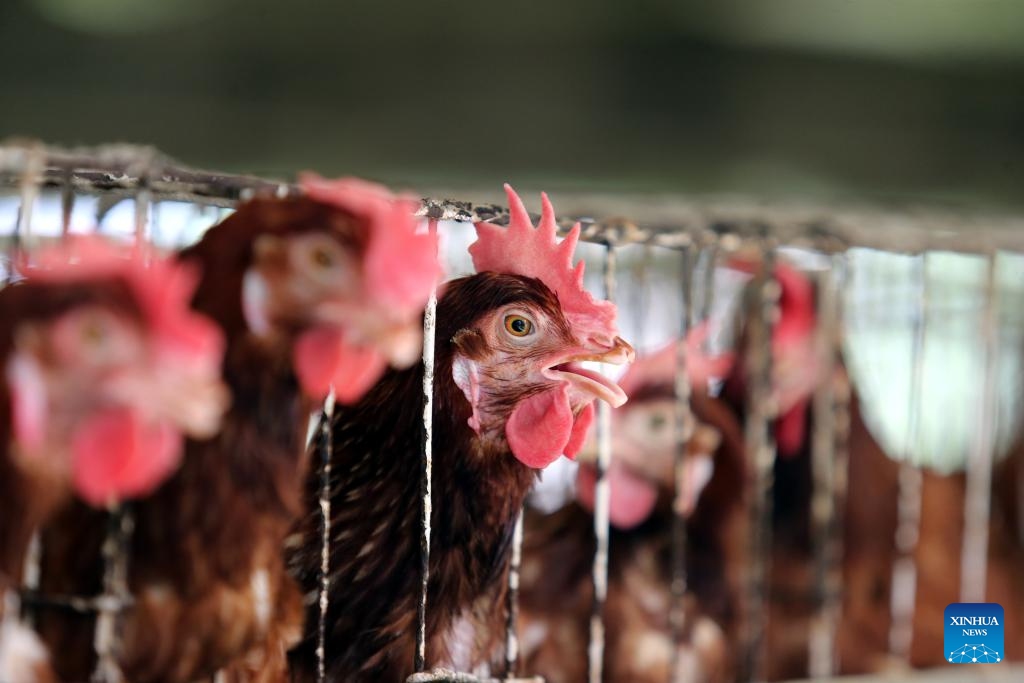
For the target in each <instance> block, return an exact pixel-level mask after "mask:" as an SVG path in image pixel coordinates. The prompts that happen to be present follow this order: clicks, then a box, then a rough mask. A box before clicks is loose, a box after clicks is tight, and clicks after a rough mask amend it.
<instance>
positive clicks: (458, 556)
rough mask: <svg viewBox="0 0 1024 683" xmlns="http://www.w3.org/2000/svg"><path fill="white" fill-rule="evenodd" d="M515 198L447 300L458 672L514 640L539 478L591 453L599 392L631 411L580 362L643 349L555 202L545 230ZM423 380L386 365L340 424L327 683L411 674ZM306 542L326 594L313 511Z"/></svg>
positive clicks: (448, 589) (443, 522) (439, 467)
mask: <svg viewBox="0 0 1024 683" xmlns="http://www.w3.org/2000/svg"><path fill="white" fill-rule="evenodd" d="M506 192H507V194H508V199H509V206H510V211H511V222H510V225H509V227H508V229H507V230H506V229H502V228H500V227H498V226H494V225H489V224H484V223H481V224H478V225H477V226H476V227H477V235H478V239H477V241H476V242H475V243H474V244H473V245H472V246H471V247H470V252H471V254H472V256H473V261H474V264H475V266H476V269H477V271H478V272H477V274H476V275H472V276H469V277H465V278H462V279H458V280H455V281H452V282H449V283H447V285H446V286H445V287H444V290H443V292H442V293H441V295H440V298H439V301H438V305H437V331H436V337H437V342H436V364H435V368H436V369H435V375H434V377H435V379H434V395H435V403H434V411H433V452H434V464H433V471H434V479H435V481H434V485H433V486H434V489H433V501H434V504H433V514H432V516H431V524H432V534H431V554H430V567H429V568H430V581H429V590H428V598H427V610H428V611H427V614H428V618H427V636H428V641H429V642H428V648H427V661H428V663H430V664H433V665H446V666H447V667H450V668H457V669H460V670H470V669H474V668H477V667H480V669H481V670H485V669H486V665H487V663H488V662H490V661H493V659H494V656H495V654H496V652H495V649H494V648H493V647H492V646H493V643H492V642H488V641H487V636H488V634H497V633H500V632H501V628H500V624H501V622H502V621H503V615H502V614H501V613H502V611H503V610H500V609H495V604H496V603H495V600H498V599H500V595H501V594H502V592H503V590H504V581H503V577H504V576H506V574H507V566H508V560H509V557H510V541H511V538H512V530H513V527H514V524H515V520H516V516H517V515H518V513H519V510H520V508H521V506H522V503H523V500H524V498H525V496H526V493H527V491H528V490H529V488H530V487H531V485H532V484H533V482H534V481H535V480H536V479H537V475H538V471H539V469H541V468H543V467H545V466H546V465H548V464H549V463H551V462H552V461H554V460H555V459H556V458H558V457H560V456H561V455H563V454H564V455H567V456H569V457H572V456H573V455H575V453H576V452H577V451H578V450H579V448H580V447H581V446H582V443H583V440H584V437H585V435H586V430H587V427H588V425H589V424H590V423H591V421H592V418H593V413H594V408H593V405H592V403H593V401H594V399H595V398H600V399H602V400H605V401H607V402H609V403H610V404H612V405H613V406H617V405H620V404H621V403H622V402H623V401H625V395H624V394H623V393H622V391H621V389H619V388H618V386H617V385H615V384H614V383H613V382H611V381H610V380H608V379H605V378H604V377H602V376H601V375H599V374H597V373H593V372H590V371H588V370H585V369H583V368H582V367H580V366H579V365H578V363H579V362H580V361H584V360H592V361H602V362H608V363H623V362H627V361H629V360H631V358H632V356H633V350H632V348H631V347H630V346H629V345H628V344H627V343H626V342H624V341H623V340H622V339H621V338H619V337H618V336H617V334H616V329H615V308H614V306H613V305H612V304H610V303H608V302H599V301H595V300H594V299H593V298H592V297H591V296H590V295H589V294H588V293H587V292H586V291H585V290H584V289H583V288H582V284H581V283H582V275H583V264H582V263H580V264H578V265H577V266H576V267H575V268H574V267H573V266H572V263H571V260H572V253H573V250H574V247H575V244H576V241H577V238H578V235H579V226H576V227H575V228H574V229H573V230H572V232H570V234H569V236H568V237H567V238H566V239H565V240H564V241H562V242H561V244H556V241H555V227H556V226H555V217H554V211H553V209H552V207H551V204H550V203H549V202H548V200H547V197H546V196H545V197H544V198H543V215H542V218H541V222H540V224H539V226H538V227H537V228H536V229H535V228H534V227H533V225H532V223H531V221H530V218H529V216H528V214H527V212H526V209H525V207H524V206H523V204H522V202H521V201H520V199H519V198H518V196H516V195H515V193H514V192H513V191H512V189H511V188H509V187H507V186H506ZM422 382H423V370H422V368H419V367H417V368H414V369H410V370H407V371H403V372H388V373H387V374H386V375H385V376H384V378H383V379H382V380H381V382H380V383H379V384H378V385H377V386H375V387H374V388H373V389H372V390H371V391H370V392H369V393H368V394H367V395H366V397H365V398H364V399H363V400H362V401H361V402H359V403H358V404H356V405H354V406H352V407H345V408H342V409H341V410H340V411H339V413H338V414H337V415H336V416H335V420H334V423H333V425H332V436H331V438H332V441H333V446H334V462H335V465H334V468H333V473H334V478H333V481H332V482H331V490H332V496H331V501H332V508H331V509H332V513H333V518H332V522H333V524H332V529H333V530H334V531H333V535H332V538H331V567H332V571H331V575H330V594H329V596H330V600H329V608H328V613H327V624H328V630H327V647H326V659H327V677H328V679H329V680H337V681H352V682H355V681H374V682H381V683H388V682H397V681H404V680H405V678H406V676H408V675H409V674H411V673H412V671H413V655H414V646H415V631H416V624H415V620H416V613H417V604H418V602H419V586H420V574H419V571H418V570H417V567H418V566H419V561H420V542H419V541H420V533H419V515H420V496H419V487H420V467H421V462H420V451H421V443H422V438H423V427H422V423H421V416H422V413H423V398H422V391H421V387H422ZM311 484H312V485H311V487H310V488H311V493H315V489H316V488H317V487H318V482H316V481H311ZM311 497H312V496H311ZM315 505H316V503H315V501H314V500H311V501H310V502H309V507H310V508H311V509H313V508H315ZM299 533H300V534H301V538H302V539H303V542H302V544H301V547H300V548H299V549H298V550H297V551H295V552H294V553H293V554H292V557H291V564H292V566H293V568H294V570H295V573H296V575H297V576H298V577H299V578H300V580H301V581H302V584H303V586H304V587H305V589H306V590H307V591H309V594H310V595H311V596H314V597H315V589H316V586H317V584H318V578H319V577H318V571H319V567H320V548H319V520H318V519H316V518H315V517H314V516H309V518H308V519H307V521H306V524H304V525H303V526H302V528H301V529H300V530H299ZM307 603H309V604H310V613H309V617H308V618H307V635H306V638H305V639H304V641H303V642H302V643H301V644H300V646H299V647H297V648H296V649H295V651H294V652H293V655H292V664H293V675H294V677H295V678H296V679H298V680H302V681H308V680H313V679H314V676H315V673H316V656H315V652H316V636H315V633H314V631H315V629H311V628H310V626H311V625H312V624H316V622H317V618H316V616H315V614H316V609H315V604H313V603H315V600H308V601H307ZM497 604H500V602H499V603H497ZM467 634H468V635H469V637H468V638H467V637H466V636H467ZM473 634H479V636H480V638H479V640H477V639H475V638H473Z"/></svg>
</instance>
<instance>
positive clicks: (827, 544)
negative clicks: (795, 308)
mask: <svg viewBox="0 0 1024 683" xmlns="http://www.w3.org/2000/svg"><path fill="white" fill-rule="evenodd" d="M833 263H835V261H834V262H833ZM837 279H838V276H837V275H836V274H835V272H834V271H832V270H828V271H825V272H823V273H822V274H821V275H820V276H819V277H818V296H817V309H818V314H817V330H816V340H815V343H816V346H817V353H818V356H819V359H820V361H819V362H820V363H821V368H822V377H821V381H820V382H819V384H818V386H817V387H816V389H815V391H814V398H813V404H812V410H813V419H814V433H813V435H812V443H811V449H812V453H811V460H812V462H811V464H812V472H813V485H814V488H813V494H812V500H811V528H812V538H813V543H814V556H815V586H816V593H817V599H818V612H817V614H816V615H815V617H814V619H813V621H812V623H811V632H810V638H809V641H808V646H809V649H808V663H809V667H808V668H809V673H810V675H811V677H812V678H826V677H830V676H833V675H835V673H836V669H837V666H838V660H837V659H836V648H835V639H836V632H837V628H838V624H839V616H840V610H841V608H842V599H841V597H842V596H841V592H840V590H841V586H840V583H841V562H842V534H841V529H842V527H841V525H840V523H839V518H840V514H841V513H840V511H841V510H842V505H843V503H844V502H845V498H846V487H845V482H846V470H845V467H846V458H845V453H846V448H845V437H846V436H848V434H849V412H848V410H849V388H848V386H847V387H839V386H837V384H838V382H839V381H840V380H839V376H838V374H837V372H836V371H837V369H838V367H839V349H840V343H841V342H840V329H839V321H840V312H839V307H840V301H839V300H840V297H839V295H838V287H837ZM844 388H845V391H844V390H843V389H844ZM844 398H845V400H844Z"/></svg>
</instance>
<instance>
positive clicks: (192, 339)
mask: <svg viewBox="0 0 1024 683" xmlns="http://www.w3.org/2000/svg"><path fill="white" fill-rule="evenodd" d="M21 270H22V273H23V275H24V276H25V278H24V280H22V281H20V282H19V283H17V284H15V285H12V286H11V287H9V288H7V289H6V290H4V291H3V292H2V295H0V308H2V309H3V311H4V312H3V316H4V317H5V319H6V321H5V323H4V326H3V327H4V328H5V333H4V335H3V336H4V339H3V344H4V346H5V347H6V353H5V354H4V356H5V366H4V371H5V373H6V380H7V389H8V395H9V401H10V411H11V412H10V417H11V422H10V425H11V430H10V440H11V441H10V444H9V452H10V453H11V455H12V457H13V459H14V462H15V463H16V464H17V465H18V466H19V467H20V468H21V469H22V470H23V471H26V472H29V473H34V474H38V475H41V476H44V477H46V478H47V480H49V481H52V482H57V483H58V485H64V484H66V483H70V484H71V486H72V487H73V489H74V490H75V492H76V493H77V494H78V495H79V496H80V497H81V498H83V499H84V500H85V501H86V502H88V503H90V504H93V505H97V506H99V505H105V504H108V503H110V502H113V501H117V500H121V499H124V498H131V497H136V496H141V495H145V494H147V493H149V492H150V491H152V490H153V489H154V488H156V487H157V486H158V485H159V484H160V483H161V482H162V481H163V480H164V479H165V478H166V477H167V476H169V475H170V474H171V473H172V472H173V470H174V469H175V467H176V466H177V464H178V462H179V460H180V458H181V455H182V447H183V440H184V437H185V436H190V437H196V438H205V437H209V436H211V435H212V434H214V433H215V432H216V431H217V429H218V428H219V426H220V420H221V417H222V415H223V413H224V411H225V409H226V408H227V403H228V392H227V389H226V388H225V387H224V385H223V384H222V383H221V380H220V375H221V360H222V356H223V349H224V343H223V338H222V336H221V333H220V331H219V330H218V329H217V327H216V326H215V325H214V324H213V323H212V322H211V321H209V320H208V319H206V318H205V317H202V316H200V315H197V314H195V313H193V312H192V311H191V310H190V309H189V305H188V304H189V299H190V297H191V296H192V292H193V290H194V288H195V285H196V282H197V277H196V273H195V272H193V271H192V270H191V269H189V268H186V267H182V266H181V265H180V264H175V263H172V262H169V261H166V260H162V259H160V258H158V257H156V256H155V255H154V254H143V253H142V251H140V250H136V251H131V252H129V251H128V250H125V249H120V248H117V247H114V246H113V245H111V244H109V243H106V242H103V241H102V240H101V239H100V238H95V237H94V238H76V239H72V240H69V241H67V242H66V243H65V244H63V245H61V246H59V247H55V248H52V249H50V250H46V251H44V252H41V253H39V254H38V255H37V256H36V257H35V258H34V259H33V261H32V262H31V263H26V264H25V265H24V266H23V267H22V269H21Z"/></svg>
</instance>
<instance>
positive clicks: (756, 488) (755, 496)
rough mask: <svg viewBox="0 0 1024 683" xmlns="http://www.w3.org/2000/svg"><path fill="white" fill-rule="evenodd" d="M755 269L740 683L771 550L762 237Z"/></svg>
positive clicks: (756, 630) (773, 293)
mask: <svg viewBox="0 0 1024 683" xmlns="http://www.w3.org/2000/svg"><path fill="white" fill-rule="evenodd" d="M761 247H762V249H761V253H762V259H761V263H760V269H759V272H758V273H757V275H756V276H755V278H754V281H753V284H752V290H753V291H752V295H751V297H750V302H749V303H748V306H749V308H748V310H749V315H748V317H747V320H748V324H747V327H746V330H745V334H746V339H747V354H746V358H744V359H743V362H744V363H746V368H747V376H748V377H749V378H750V390H749V392H748V395H747V418H746V424H745V425H744V445H745V447H746V452H747V458H748V460H749V461H750V462H751V464H752V466H753V474H754V476H753V486H752V490H751V505H750V543H749V548H750V553H751V556H750V563H749V567H748V568H747V586H746V592H745V596H744V619H743V626H744V634H743V638H742V651H741V653H740V661H739V675H738V677H737V680H738V681H740V683H747V682H748V681H754V680H759V678H758V677H759V675H760V668H761V663H762V661H763V645H764V643H763V641H764V632H765V622H766V619H767V608H766V605H767V604H768V600H769V595H768V590H769V582H768V578H769V576H770V574H771V550H772V510H773V507H774V506H773V504H772V491H773V486H774V476H773V470H774V465H775V439H774V436H773V433H772V429H771V425H772V421H773V420H774V419H775V416H776V412H777V410H776V407H775V405H774V400H773V397H772V394H773V392H772V368H773V365H774V363H773V358H772V355H773V354H772V331H773V328H774V324H775V321H776V319H777V317H778V301H779V295H780V286H779V283H778V280H776V279H775V245H774V242H773V241H772V240H771V238H769V237H767V236H765V237H764V238H763V241H762V243H761Z"/></svg>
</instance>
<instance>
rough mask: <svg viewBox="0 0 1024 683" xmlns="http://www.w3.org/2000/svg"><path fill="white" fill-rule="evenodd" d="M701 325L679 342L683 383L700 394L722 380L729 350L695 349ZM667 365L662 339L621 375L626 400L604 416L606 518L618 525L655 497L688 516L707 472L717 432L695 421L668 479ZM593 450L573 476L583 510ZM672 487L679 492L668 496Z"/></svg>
mask: <svg viewBox="0 0 1024 683" xmlns="http://www.w3.org/2000/svg"><path fill="white" fill-rule="evenodd" d="M707 329H708V328H707V324H703V325H700V326H698V327H696V328H694V330H693V331H692V332H691V333H690V334H689V336H688V337H687V340H686V346H687V351H686V359H687V364H686V368H687V380H688V381H689V383H690V385H691V386H692V387H693V389H694V391H703V390H704V389H702V387H704V388H706V387H707V384H708V381H709V380H710V379H712V378H716V377H722V376H723V375H724V374H725V373H726V372H728V369H729V367H731V365H732V362H733V357H732V354H731V353H724V354H720V355H707V354H706V353H705V352H704V351H703V350H702V348H701V347H702V342H703V340H704V338H705V337H706V336H707ZM675 368H676V345H675V344H670V345H669V346H666V347H665V348H663V349H662V350H660V351H658V352H656V353H653V354H651V355H648V356H644V357H642V358H640V359H638V360H637V361H636V362H635V363H634V364H633V365H632V366H630V368H629V370H628V371H627V372H626V374H625V375H623V376H622V379H621V382H620V384H621V386H622V389H623V390H624V391H626V393H627V394H629V404H628V405H626V406H625V407H624V408H623V409H622V410H620V411H617V412H616V413H615V415H613V417H612V427H613V429H612V454H613V458H612V462H611V465H610V467H609V469H608V472H607V476H608V479H609V481H610V482H611V501H610V506H609V514H610V520H611V523H612V524H613V525H614V526H616V527H617V528H619V529H630V528H633V527H635V526H637V525H639V524H641V523H643V522H644V521H645V520H647V519H648V518H649V517H650V516H651V515H652V514H653V513H654V511H655V508H656V507H657V506H658V503H659V501H672V502H673V503H674V504H675V505H676V506H677V507H678V508H679V512H681V513H682V514H684V515H689V514H691V513H692V512H693V510H694V508H695V507H696V504H697V501H698V499H699V497H700V494H701V492H702V491H703V489H704V487H705V486H706V485H707V483H708V482H709V481H710V480H711V475H712V474H713V472H714V467H715V462H714V461H715V457H716V451H717V449H718V447H719V444H720V442H721V439H722V435H721V434H720V432H719V431H718V429H716V428H715V427H713V426H711V425H708V424H704V423H701V422H696V424H695V425H694V427H693V431H692V433H691V436H690V439H689V441H688V442H687V444H686V458H685V459H684V461H683V472H682V477H681V480H680V481H678V482H677V481H676V472H675V455H676V451H677V442H676V432H675V419H676V417H675V411H676V399H675V393H674V386H673V383H674V381H675ZM596 455H597V449H596V443H595V441H594V440H593V439H591V440H590V441H588V442H587V446H586V448H585V449H584V451H583V453H581V455H580V460H581V462H580V468H579V471H578V472H577V477H576V495H577V498H578V500H579V502H580V503H581V504H582V505H583V506H584V507H585V508H587V509H589V510H592V509H593V507H594V489H595V483H596V479H597V472H596V468H595V466H594V465H593V462H592V461H593V460H595V459H596ZM677 489H678V491H679V493H680V494H681V495H678V496H676V491H677Z"/></svg>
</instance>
